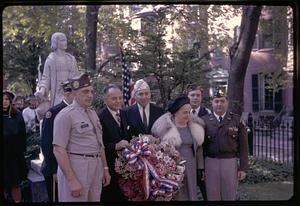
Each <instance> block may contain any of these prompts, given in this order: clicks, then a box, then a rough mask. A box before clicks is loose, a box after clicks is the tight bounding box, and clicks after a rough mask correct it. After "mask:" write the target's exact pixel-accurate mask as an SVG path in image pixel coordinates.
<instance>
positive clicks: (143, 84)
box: [133, 79, 150, 92]
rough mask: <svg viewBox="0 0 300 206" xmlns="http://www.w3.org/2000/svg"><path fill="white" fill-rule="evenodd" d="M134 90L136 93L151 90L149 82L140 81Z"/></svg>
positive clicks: (136, 83)
mask: <svg viewBox="0 0 300 206" xmlns="http://www.w3.org/2000/svg"><path fill="white" fill-rule="evenodd" d="M133 89H134V92H138V91H140V90H143V89H149V90H150V87H149V85H148V84H147V82H145V80H143V79H139V80H137V81H136V82H135V84H134V86H133Z"/></svg>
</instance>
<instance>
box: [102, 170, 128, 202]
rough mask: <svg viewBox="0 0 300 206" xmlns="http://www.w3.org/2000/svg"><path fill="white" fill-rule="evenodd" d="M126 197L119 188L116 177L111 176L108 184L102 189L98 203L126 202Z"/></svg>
mask: <svg viewBox="0 0 300 206" xmlns="http://www.w3.org/2000/svg"><path fill="white" fill-rule="evenodd" d="M127 201H128V197H126V196H125V195H124V194H123V193H122V191H121V189H120V186H119V183H118V177H117V176H115V175H114V174H111V181H110V184H109V185H108V186H106V187H103V188H102V192H101V198H100V202H127Z"/></svg>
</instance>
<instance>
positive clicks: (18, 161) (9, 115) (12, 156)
mask: <svg viewBox="0 0 300 206" xmlns="http://www.w3.org/2000/svg"><path fill="white" fill-rule="evenodd" d="M13 99H14V94H13V93H12V92H10V91H7V90H5V91H3V106H2V107H3V137H2V138H3V165H2V166H3V167H2V168H3V174H4V176H3V188H4V195H5V197H6V194H9V193H11V196H12V199H13V200H14V202H20V201H21V200H22V195H21V189H20V183H21V182H22V180H25V179H26V177H27V171H28V170H27V166H26V161H25V157H24V152H25V150H26V130H25V123H24V120H23V117H22V114H21V113H20V112H19V111H18V110H17V109H16V108H15V107H14V106H13V104H12V101H13Z"/></svg>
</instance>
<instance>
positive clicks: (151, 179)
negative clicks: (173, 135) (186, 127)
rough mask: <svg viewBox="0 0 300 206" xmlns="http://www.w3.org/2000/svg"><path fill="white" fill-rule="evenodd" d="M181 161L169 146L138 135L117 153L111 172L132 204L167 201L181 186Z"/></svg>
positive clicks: (147, 136)
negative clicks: (115, 173)
mask: <svg viewBox="0 0 300 206" xmlns="http://www.w3.org/2000/svg"><path fill="white" fill-rule="evenodd" d="M184 163H185V160H183V159H182V158H181V156H180V154H179V152H178V151H177V150H176V149H175V148H174V147H173V146H171V145H167V144H164V143H160V144H156V143H155V138H154V137H152V136H150V135H139V137H135V138H133V139H132V140H131V141H130V147H127V148H125V149H124V150H123V151H122V152H119V153H118V158H117V159H116V162H115V171H116V172H117V173H118V174H119V175H120V178H119V185H120V187H121V190H122V192H123V193H124V194H125V195H126V196H127V197H129V198H130V200H132V201H143V200H144V201H169V200H171V199H172V198H173V197H174V195H175V194H176V193H177V192H178V190H179V189H180V187H181V186H182V181H183V177H184V170H185V166H184Z"/></svg>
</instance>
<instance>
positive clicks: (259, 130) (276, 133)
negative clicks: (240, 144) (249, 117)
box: [248, 120, 294, 164]
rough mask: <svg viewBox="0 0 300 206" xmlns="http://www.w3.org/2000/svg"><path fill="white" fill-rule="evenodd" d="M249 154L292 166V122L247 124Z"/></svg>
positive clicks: (254, 122)
mask: <svg viewBox="0 0 300 206" xmlns="http://www.w3.org/2000/svg"><path fill="white" fill-rule="evenodd" d="M248 127H249V130H248V132H249V133H248V140H249V153H250V155H253V156H255V157H258V158H262V159H268V160H273V161H278V162H282V163H287V164H293V161H294V139H293V138H294V135H293V129H294V128H293V122H292V121H283V122H282V123H281V124H279V125H274V124H272V122H265V121H264V122H262V121H260V120H257V121H253V122H252V124H251V123H250V124H248Z"/></svg>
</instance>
